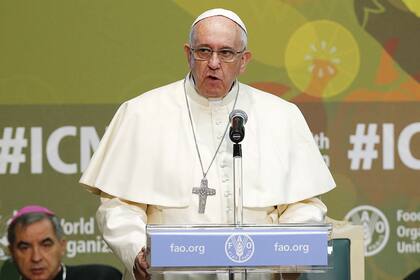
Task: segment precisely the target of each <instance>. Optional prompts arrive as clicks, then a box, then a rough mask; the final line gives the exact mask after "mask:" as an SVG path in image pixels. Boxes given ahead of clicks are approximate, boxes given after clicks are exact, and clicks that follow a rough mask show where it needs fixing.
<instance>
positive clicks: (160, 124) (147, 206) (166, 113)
mask: <svg viewBox="0 0 420 280" xmlns="http://www.w3.org/2000/svg"><path fill="white" fill-rule="evenodd" d="M238 86H239V95H238V99H237V103H236V106H235V109H241V110H243V111H245V112H246V113H247V115H248V122H247V123H246V126H245V139H244V141H243V142H242V153H243V158H242V168H243V192H244V196H243V201H244V223H252V224H273V223H283V222H322V221H323V219H324V217H325V214H326V211H327V209H326V206H325V205H324V204H323V203H322V202H321V201H320V200H319V199H318V198H315V197H316V196H318V195H320V194H322V193H325V192H327V191H329V190H331V189H332V188H334V187H335V183H334V180H333V178H332V176H331V174H330V172H329V170H328V168H327V166H326V164H325V162H324V160H323V158H322V156H321V154H320V152H319V150H318V148H317V146H316V144H315V141H314V140H313V136H312V134H311V132H310V130H309V128H308V126H307V124H306V122H305V119H304V118H303V116H302V114H301V112H300V111H299V109H298V108H297V107H296V106H295V105H293V104H291V103H289V102H287V101H284V100H282V99H281V98H278V97H276V96H273V95H271V94H269V93H265V92H262V91H260V90H257V89H255V88H252V87H250V86H247V85H245V84H241V83H239V82H236V83H235V84H234V86H233V87H232V89H231V91H230V92H229V93H228V94H227V95H226V96H225V97H224V98H223V99H221V100H208V99H206V98H204V97H202V96H200V95H199V94H198V93H197V92H196V90H195V88H194V84H193V81H192V80H191V79H190V78H188V76H187V78H186V82H185V91H186V93H187V96H188V100H189V104H190V107H191V113H192V119H193V123H194V129H195V132H196V136H197V144H198V147H199V150H200V153H201V157H202V161H203V165H204V169H205V170H207V167H208V166H209V164H210V162H211V159H212V158H213V155H214V153H215V151H216V149H217V146H218V145H219V142H220V141H221V140H222V139H223V135H224V131H225V129H226V126H227V125H228V122H229V120H228V119H229V113H230V112H231V111H232V108H233V104H234V101H235V96H236V92H237V89H238ZM185 91H184V81H183V80H181V81H178V82H175V83H172V84H169V85H166V86H164V87H161V88H158V89H154V90H152V91H149V92H147V93H144V94H142V95H140V96H138V97H136V98H133V99H131V100H129V101H127V102H125V103H124V104H122V105H121V106H120V108H119V109H118V111H117V113H116V114H115V116H114V118H113V120H112V121H111V124H110V125H109V127H108V129H107V131H106V133H105V135H104V137H103V138H102V140H101V143H100V145H99V147H98V149H97V151H96V152H95V154H94V156H93V158H92V160H91V162H90V164H89V167H88V168H87V170H86V171H85V172H84V174H83V176H82V178H81V179H80V182H81V183H83V184H84V185H86V186H87V187H88V188H89V190H91V191H92V192H94V193H96V194H102V199H101V200H102V203H101V206H100V207H99V209H98V212H97V220H98V224H99V228H100V230H101V231H102V233H103V237H104V239H105V240H106V242H107V243H108V244H109V246H110V247H111V248H112V250H113V252H114V253H115V254H116V255H117V257H118V258H119V259H120V260H122V262H123V263H124V265H125V268H126V273H125V278H124V279H133V278H132V277H133V275H132V268H133V264H134V260H135V258H136V256H137V254H138V253H139V252H140V250H141V248H142V247H143V246H145V245H146V236H145V225H146V224H147V223H148V224H231V223H233V208H234V205H233V194H232V189H233V181H232V177H233V171H232V162H233V160H232V143H231V141H230V140H229V137H228V135H225V138H224V139H223V143H222V145H221V147H220V149H219V151H218V154H217V156H216V159H215V161H214V163H213V164H212V166H211V168H210V171H209V173H208V175H207V178H208V184H209V187H210V188H214V189H216V195H214V196H209V197H208V198H207V205H206V209H205V213H204V214H199V213H198V201H199V199H198V196H197V195H196V194H192V189H193V188H194V187H199V186H200V182H201V179H202V171H201V167H200V163H199V159H198V156H197V152H196V148H195V143H194V136H193V134H192V130H191V124H190V120H189V117H188V109H187V105H186V100H185V93H184V92H185ZM188 277H190V278H191V279H196V277H197V276H185V275H183V276H181V277H180V279H186V278H188ZM198 277H199V279H207V278H203V277H204V276H202V275H200V276H198ZM167 278H169V279H174V278H172V277H171V278H170V277H169V276H168V277H167ZM209 279H210V278H209Z"/></svg>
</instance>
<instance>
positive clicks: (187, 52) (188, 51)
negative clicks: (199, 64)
mask: <svg viewBox="0 0 420 280" xmlns="http://www.w3.org/2000/svg"><path fill="white" fill-rule="evenodd" d="M184 53H185V56H186V57H187V61H188V66H189V67H190V69H191V66H192V65H191V47H190V45H189V44H185V45H184Z"/></svg>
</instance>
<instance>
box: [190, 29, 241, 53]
mask: <svg viewBox="0 0 420 280" xmlns="http://www.w3.org/2000/svg"><path fill="white" fill-rule="evenodd" d="M235 24H236V28H238V29H239V31H240V32H241V34H240V36H241V45H242V46H241V50H243V49H246V48H247V47H248V35H247V34H246V32H245V30H243V29H242V28H241V26H240V25H239V24H237V23H236V22H235ZM196 25H197V24H194V25H193V26H191V29H190V34H189V36H188V37H189V44H190V46H192V43H193V41H194V39H195V38H194V36H195V26H196Z"/></svg>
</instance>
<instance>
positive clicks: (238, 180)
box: [229, 137, 247, 280]
mask: <svg viewBox="0 0 420 280" xmlns="http://www.w3.org/2000/svg"><path fill="white" fill-rule="evenodd" d="M232 138H233V137H231V140H232V141H233V142H235V143H234V144H233V187H234V192H233V201H234V210H233V220H234V223H235V227H241V226H242V225H243V188H242V187H243V185H242V146H241V144H240V142H241V141H242V140H243V137H242V139H232ZM239 275H240V279H242V280H246V279H247V272H246V270H245V271H243V272H240V274H238V276H239ZM234 279H235V273H234V272H229V280H234Z"/></svg>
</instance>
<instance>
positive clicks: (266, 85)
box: [251, 82, 290, 97]
mask: <svg viewBox="0 0 420 280" xmlns="http://www.w3.org/2000/svg"><path fill="white" fill-rule="evenodd" d="M251 86H253V87H255V88H257V89H259V90H262V91H265V92H269V93H271V94H274V95H276V96H280V97H281V96H283V95H284V94H285V93H286V92H287V91H289V89H290V87H288V86H286V85H283V84H279V83H274V82H257V83H252V84H251Z"/></svg>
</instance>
